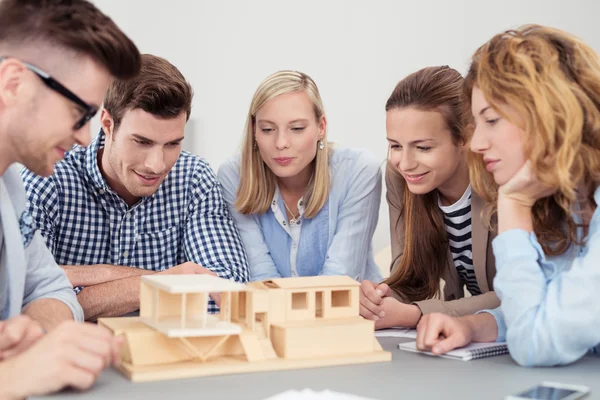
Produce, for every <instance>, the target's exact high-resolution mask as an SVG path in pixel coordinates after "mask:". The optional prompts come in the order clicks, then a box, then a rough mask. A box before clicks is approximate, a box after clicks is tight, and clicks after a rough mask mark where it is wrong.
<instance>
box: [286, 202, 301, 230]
mask: <svg viewBox="0 0 600 400" xmlns="http://www.w3.org/2000/svg"><path fill="white" fill-rule="evenodd" d="M283 205H284V206H285V208H286V209H287V210H288V212H289V213H290V215H291V216H292V218H290V226H294V225H296V223H297V222H298V218H300V211H298V216H296V215H295V214H294V213H293V212H292V210H290V208H289V207H288V205H287V204H285V200H283Z"/></svg>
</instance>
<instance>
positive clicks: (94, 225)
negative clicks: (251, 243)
mask: <svg viewBox="0 0 600 400" xmlns="http://www.w3.org/2000/svg"><path fill="white" fill-rule="evenodd" d="M104 140H105V135H104V133H103V132H102V131H101V132H100V134H99V135H98V137H97V138H96V139H94V140H93V141H92V143H91V144H90V145H89V146H88V147H87V148H84V147H76V148H75V149H74V150H73V151H71V152H69V154H68V155H67V156H66V158H65V159H64V160H63V161H61V162H59V163H58V164H57V165H56V170H55V173H54V175H52V176H51V177H48V178H42V177H39V176H37V175H35V174H33V173H32V172H30V171H28V170H23V171H22V172H21V174H22V177H23V180H24V182H25V186H26V190H27V196H28V198H29V211H30V213H31V215H32V216H33V218H34V220H35V222H36V223H37V225H38V226H39V228H40V230H41V232H42V235H43V237H44V239H45V240H46V243H47V245H48V248H49V249H50V250H51V251H52V253H53V254H54V257H55V259H56V261H57V262H58V264H60V265H93V264H112V265H122V266H130V267H136V268H143V269H146V270H151V271H163V270H166V269H168V268H171V267H173V266H176V265H178V264H181V263H183V262H186V261H192V262H195V263H197V264H199V265H202V266H203V267H205V268H208V269H210V270H211V271H213V272H215V273H216V274H217V275H219V276H220V277H222V278H227V279H233V280H235V281H238V282H246V281H247V280H248V267H247V262H246V255H245V252H244V248H243V245H242V241H241V239H240V236H239V233H238V231H237V228H236V227H235V224H234V222H233V219H232V218H231V215H230V213H229V210H228V208H227V205H226V203H225V202H224V201H223V197H222V193H221V186H220V184H219V182H218V181H217V178H216V176H215V174H214V172H213V171H212V169H211V168H210V166H209V165H208V163H206V162H205V161H204V160H203V159H201V158H199V157H197V156H194V155H192V154H190V153H187V152H185V151H184V152H181V155H180V156H179V159H178V160H177V162H176V163H175V165H174V166H173V168H172V169H171V171H170V173H169V175H168V176H167V177H166V179H165V180H164V181H163V183H162V184H161V185H160V186H159V187H158V190H157V191H156V192H155V193H154V194H153V195H152V196H150V197H144V198H142V199H141V200H140V201H138V202H137V203H136V204H135V205H133V206H131V207H129V206H128V205H127V203H125V201H124V200H123V199H122V198H120V197H119V196H118V195H117V194H116V193H115V192H114V191H113V190H112V189H111V187H110V186H108V184H107V182H106V180H105V179H104V177H103V176H102V174H101V173H100V169H99V167H98V162H97V154H98V150H99V149H100V148H102V147H103V146H104ZM215 310H216V308H215V306H214V303H212V301H211V304H210V306H209V311H215Z"/></svg>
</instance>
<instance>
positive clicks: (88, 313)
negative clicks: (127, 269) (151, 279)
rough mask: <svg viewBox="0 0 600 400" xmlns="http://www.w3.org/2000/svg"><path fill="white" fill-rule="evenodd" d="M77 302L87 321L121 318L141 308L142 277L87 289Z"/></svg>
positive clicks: (78, 296) (82, 292)
mask: <svg viewBox="0 0 600 400" xmlns="http://www.w3.org/2000/svg"><path fill="white" fill-rule="evenodd" d="M77 300H79V304H81V307H82V308H83V313H84V315H85V320H86V321H95V320H97V319H98V318H103V317H119V316H121V315H123V314H127V313H130V312H133V311H136V310H138V309H139V308H140V277H139V276H134V277H130V278H125V279H119V280H115V281H112V282H107V283H101V284H98V285H93V286H87V287H85V288H84V289H83V290H82V291H81V292H80V293H79V294H78V295H77Z"/></svg>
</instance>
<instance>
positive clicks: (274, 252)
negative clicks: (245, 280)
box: [219, 148, 382, 282]
mask: <svg viewBox="0 0 600 400" xmlns="http://www.w3.org/2000/svg"><path fill="white" fill-rule="evenodd" d="M239 169H240V157H235V158H232V159H230V160H229V161H227V162H226V163H224V164H223V165H222V166H221V168H220V169H219V178H220V179H221V182H222V184H223V193H224V197H225V201H226V202H227V203H228V204H229V206H230V210H231V212H232V214H233V217H234V219H235V220H236V223H237V226H238V228H239V229H240V232H241V235H242V240H243V241H244V245H245V246H246V250H247V252H248V260H249V264H250V279H251V280H263V279H271V278H280V277H290V276H314V275H347V276H350V277H351V278H353V279H357V280H361V279H368V280H372V281H374V282H380V281H381V280H382V277H381V272H380V270H379V267H378V266H377V264H375V260H374V257H373V246H372V240H373V233H374V232H375V227H376V226H377V218H378V217H379V203H380V200H381V170H380V162H378V161H377V160H376V159H375V158H374V157H373V156H372V155H371V154H370V153H369V152H367V151H366V150H358V149H348V148H336V149H335V150H333V153H332V154H331V158H330V162H329V171H330V174H331V188H330V190H329V198H328V200H327V202H326V204H325V205H324V206H323V208H322V209H321V210H320V211H319V212H318V213H317V215H315V216H314V217H313V218H310V219H308V218H306V219H305V218H301V220H300V225H297V226H295V227H294V228H293V229H298V228H299V230H300V232H296V233H295V234H294V232H293V230H292V229H289V221H287V220H286V219H287V218H286V217H285V206H284V204H283V199H282V197H281V196H280V195H279V191H276V193H275V197H274V198H273V200H272V207H271V208H270V209H269V210H268V211H267V212H266V213H264V214H261V215H242V214H240V213H239V212H237V211H236V210H235V206H234V203H235V197H236V193H237V188H238V185H239V180H240V176H239V175H240V174H239ZM299 206H300V211H301V213H302V207H301V205H300V204H299ZM292 258H295V260H292ZM292 261H295V262H292Z"/></svg>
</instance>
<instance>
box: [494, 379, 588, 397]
mask: <svg viewBox="0 0 600 400" xmlns="http://www.w3.org/2000/svg"><path fill="white" fill-rule="evenodd" d="M589 393H590V388H589V387H587V386H582V385H568V384H564V383H558V382H542V383H540V384H539V385H537V386H535V387H532V388H530V389H527V390H525V391H523V392H521V393H518V394H515V395H512V396H507V397H505V399H506V400H533V399H535V400H576V399H582V398H584V397H586V396H587V395H588V394H589Z"/></svg>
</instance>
